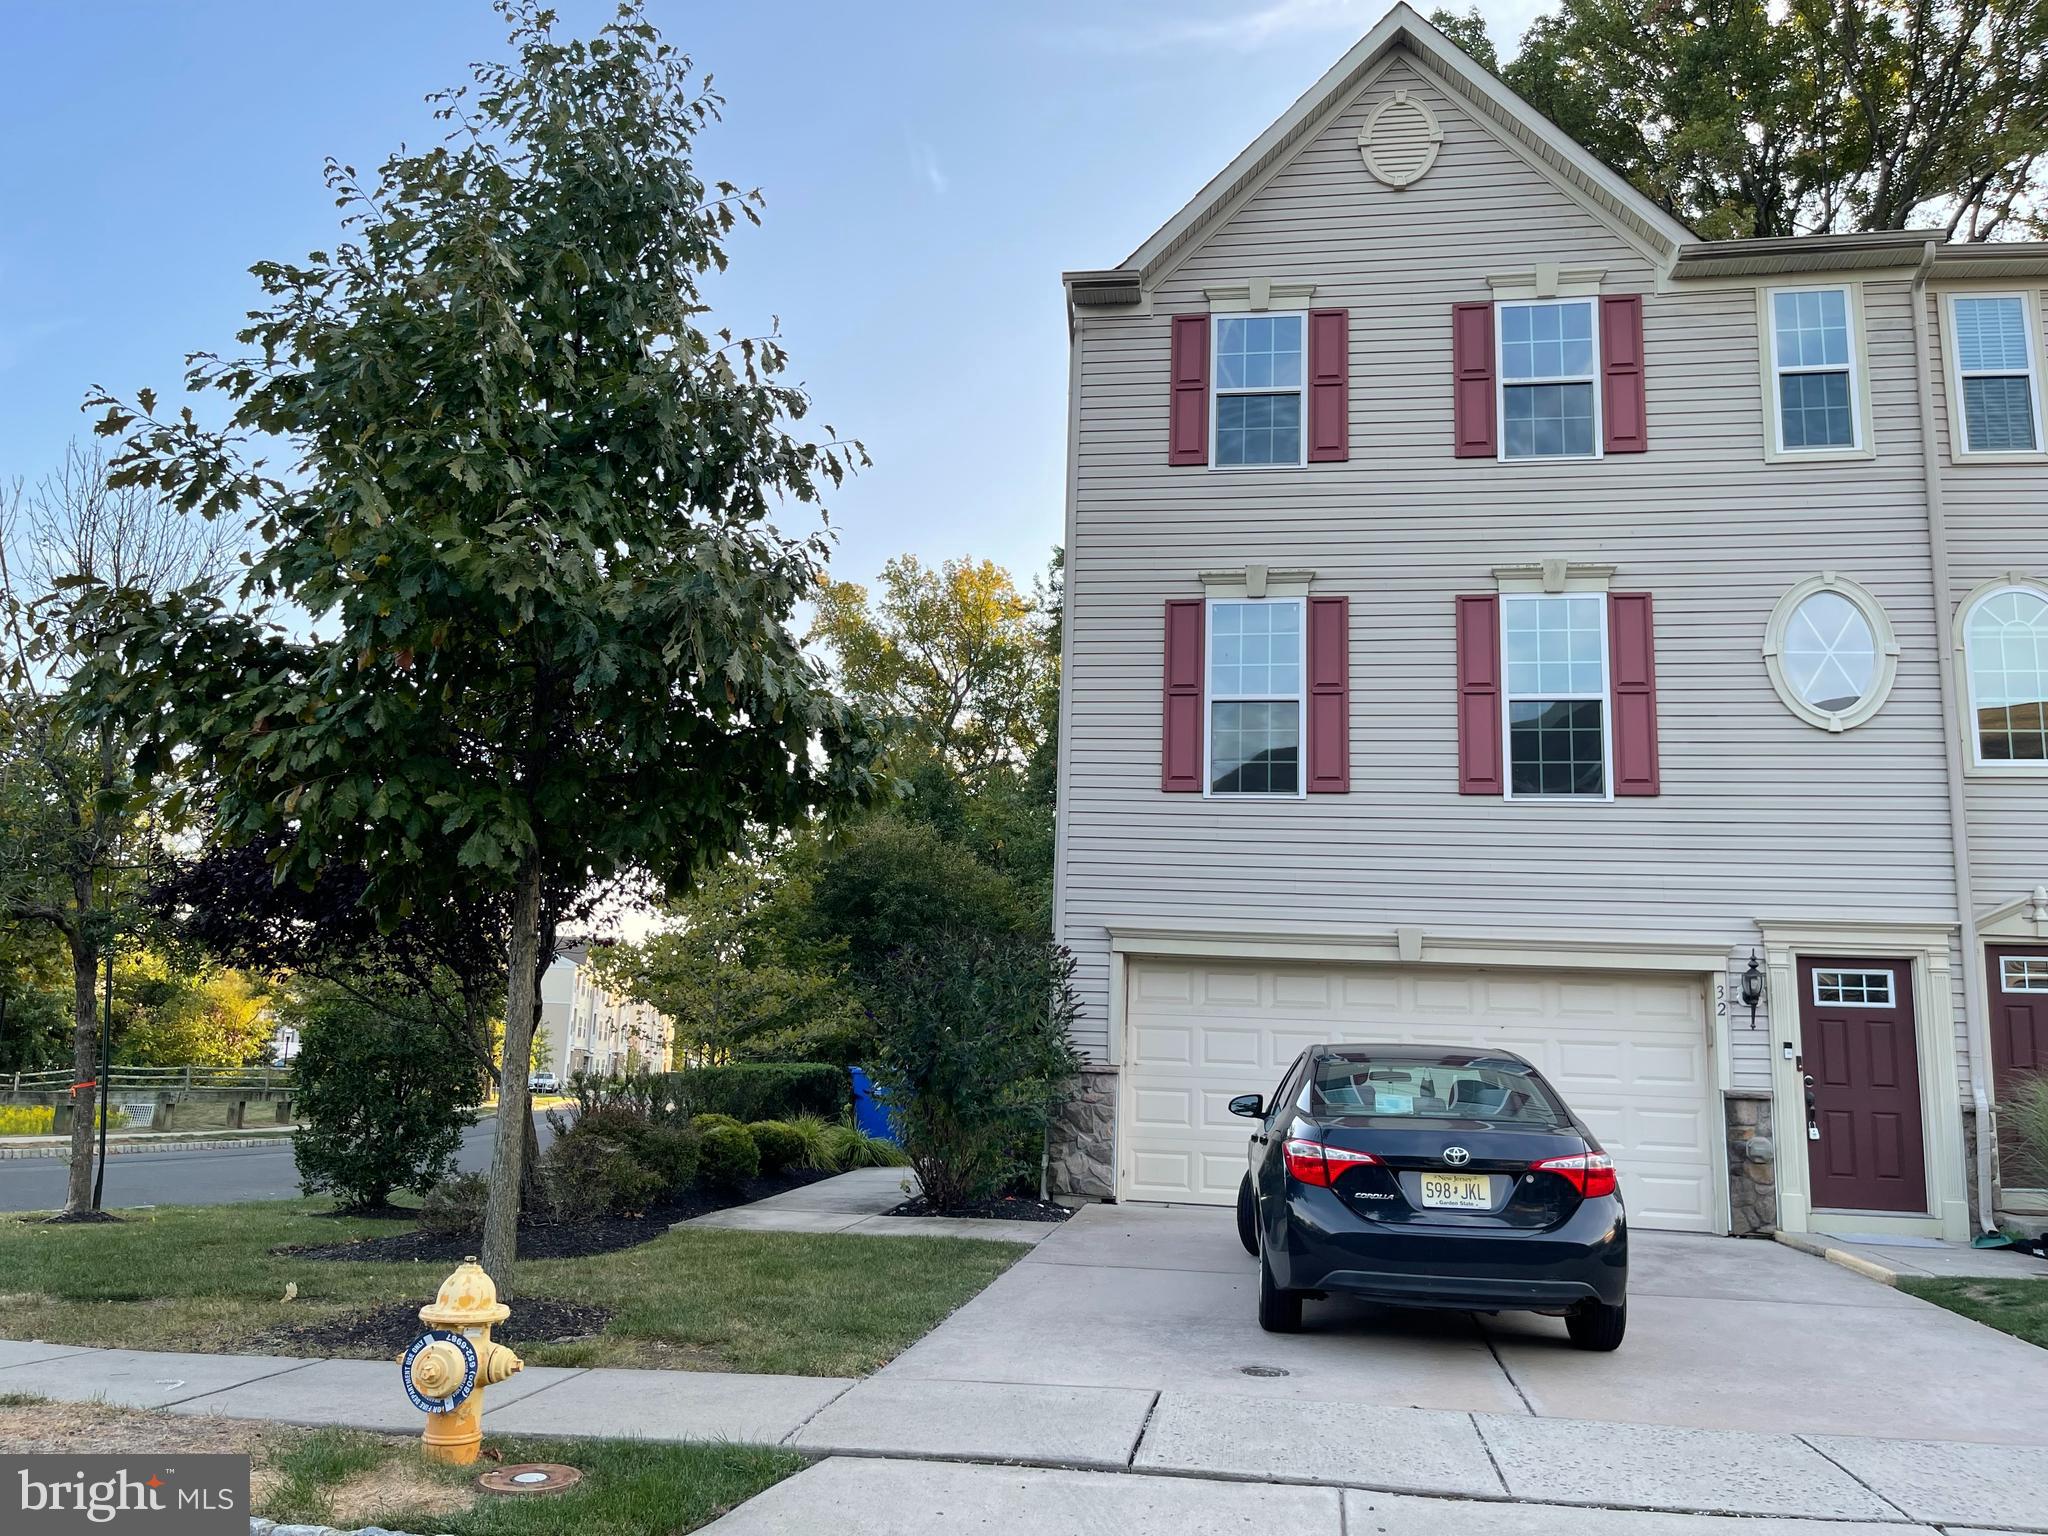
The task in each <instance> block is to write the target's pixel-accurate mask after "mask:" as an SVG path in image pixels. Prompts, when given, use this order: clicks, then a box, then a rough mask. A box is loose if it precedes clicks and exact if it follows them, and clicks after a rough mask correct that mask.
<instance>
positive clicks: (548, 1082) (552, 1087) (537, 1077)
mask: <svg viewBox="0 0 2048 1536" xmlns="http://www.w3.org/2000/svg"><path fill="white" fill-rule="evenodd" d="M526 1091H527V1092H528V1093H560V1092H561V1091H562V1080H561V1079H560V1078H559V1077H557V1076H555V1074H554V1073H552V1072H535V1073H533V1074H531V1075H530V1076H528V1078H527V1079H526Z"/></svg>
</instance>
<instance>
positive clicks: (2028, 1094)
mask: <svg viewBox="0 0 2048 1536" xmlns="http://www.w3.org/2000/svg"><path fill="white" fill-rule="evenodd" d="M1998 1128H1999V1130H2000V1132H2001V1133H2002V1134H2001V1136H2000V1137H1999V1139H2000V1141H2002V1142H2003V1143H2004V1145H2005V1154H2004V1155H2005V1161H2006V1162H2007V1163H2008V1164H2009V1165H2010V1166H2007V1167H2004V1168H2002V1169H2001V1170H2000V1172H2001V1173H2002V1174H2003V1175H2004V1178H2005V1182H2006V1183H2007V1184H2009V1185H2012V1186H2014V1187H2020V1188H2034V1189H2038V1188H2041V1187H2042V1186H2044V1185H2048V1077H2028V1078H2023V1079H2021V1081H2020V1086H2019V1088H2018V1090H2017V1091H2016V1092H2015V1093H2014V1094H2013V1095H2012V1097H2010V1098H2009V1099H2007V1100H2006V1101H2005V1102H2004V1103H2002V1104H2000V1105H1999V1106H1998Z"/></svg>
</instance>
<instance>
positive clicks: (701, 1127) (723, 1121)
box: [690, 1115, 747, 1136]
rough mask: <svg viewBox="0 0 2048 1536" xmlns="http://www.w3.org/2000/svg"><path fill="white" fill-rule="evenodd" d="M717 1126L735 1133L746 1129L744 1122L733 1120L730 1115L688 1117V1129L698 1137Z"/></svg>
mask: <svg viewBox="0 0 2048 1536" xmlns="http://www.w3.org/2000/svg"><path fill="white" fill-rule="evenodd" d="M719 1126H726V1127H729V1128H731V1129H732V1130H736V1131H744V1130H745V1129H746V1128H747V1126H746V1122H745V1121H744V1120H735V1119H734V1118H733V1117H732V1116H731V1115H692V1116H690V1129H691V1130H693V1131H695V1132H696V1133H697V1134H698V1135H699V1136H701V1135H703V1134H704V1133H705V1132H706V1131H709V1130H714V1129H716V1128H717V1127H719Z"/></svg>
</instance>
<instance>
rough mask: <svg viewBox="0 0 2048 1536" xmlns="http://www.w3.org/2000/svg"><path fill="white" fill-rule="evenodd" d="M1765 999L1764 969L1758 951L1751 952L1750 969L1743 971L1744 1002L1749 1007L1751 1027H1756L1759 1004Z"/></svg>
mask: <svg viewBox="0 0 2048 1536" xmlns="http://www.w3.org/2000/svg"><path fill="white" fill-rule="evenodd" d="M1763 1000H1764V971H1763V966H1762V964H1761V963H1760V962H1759V961H1758V960H1757V957H1756V951H1755V950H1753V949H1752V950H1751V951H1750V952H1749V969H1748V970H1746V971H1744V972H1743V973H1742V1002H1743V1006H1744V1007H1746V1008H1748V1009H1749V1027H1750V1028H1751V1029H1755V1028H1756V1009H1757V1004H1759V1003H1761V1002H1762V1001H1763Z"/></svg>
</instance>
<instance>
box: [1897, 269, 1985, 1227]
mask: <svg viewBox="0 0 2048 1536" xmlns="http://www.w3.org/2000/svg"><path fill="white" fill-rule="evenodd" d="M1934 251H1935V242H1934V241H1932V240H1929V241H1928V242H1927V244H1926V246H1925V247H1924V248H1923V249H1922V251H1921V253H1920V265H1919V266H1918V267H1916V268H1914V270H1913V287H1912V300H1913V378H1914V382H1915V383H1917V384H1918V386H1919V389H1920V467H1921V471H1922V473H1923V475H1924V476H1925V479H1926V483H1927V540H1928V552H1929V558H1930V562H1931V564H1932V567H1933V570H1932V575H1933V579H1934V620H1935V644H1934V651H1935V658H1936V661H1937V663H1938V665H1937V667H1936V672H1937V674H1938V676H1939V678H1940V683H1941V718H1942V727H1941V739H1942V744H1943V749H1944V750H1943V757H1944V759H1945V761H1946V763H1947V765H1948V821H1949V836H1950V838H1951V840H1952V842H1953V845H1954V851H1955V866H1956V910H1957V912H1958V914H1959V915H1960V917H1961V919H1962V938H1963V957H1962V958H1963V1012H1964V1014H1965V1016H1966V1017H1965V1019H1964V1032H1965V1034H1966V1035H1967V1036H1968V1038H1969V1042H1970V1098H1971V1101H1972V1102H1973V1103H1974V1104H1975V1106H1976V1109H1977V1147H1976V1151H1977V1225H1978V1226H1979V1227H1980V1228H1981V1229H1982V1230H1984V1231H1986V1232H1995V1231H1997V1230H1998V1223H1997V1219H1996V1215H1995V1207H1994V1197H1993V1195H1992V1188H1991V1181H1992V1166H1991V1138H1992V1135H1993V1126H1992V1111H1991V1095H1990V1094H1988V1093H1986V1092H1985V1091H1984V1078H1985V1075H1986V1074H1987V1073H1989V1072H1990V1070H1991V999H1990V996H1989V995H1988V992H1987V990H1986V984H1985V980H1984V947H1983V945H1982V944H1981V943H1980V942H1979V941H1978V935H1977V896H1976V890H1975V887H1974V885H1973V883H1972V881H1971V878H1970V824H1969V819H1968V813H1969V805H1968V801H1967V799H1966V798H1965V794H1964V787H1965V781H1964V778H1963V752H1964V744H1963V738H1962V726H1961V721H1962V715H1961V713H1960V707H1961V706H1960V705H1959V704H1958V702H1957V701H1958V699H1959V697H1960V690H1959V688H1958V687H1957V684H1956V657H1955V647H1954V646H1953V645H1952V644H1951V643H1950V630H1951V627H1952V626H1951V625H1950V623H1949V612H1948V610H1949V601H1950V599H1949V590H1950V589H1949V574H1948V512H1947V510H1946V509H1945V507H1944V506H1943V504H1942V499H1941V458H1940V445H1939V444H1938V443H1937V442H1936V440H1935V431H1934V384H1933V381H1932V380H1931V379H1930V378H1929V377H1928V373H1927V276H1928V274H1929V273H1930V272H1932V271H1933V270H1934Z"/></svg>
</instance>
